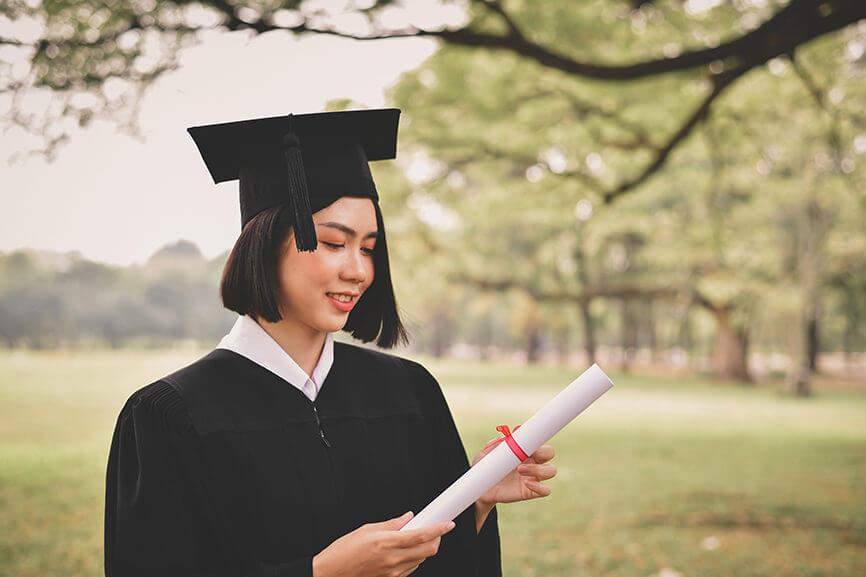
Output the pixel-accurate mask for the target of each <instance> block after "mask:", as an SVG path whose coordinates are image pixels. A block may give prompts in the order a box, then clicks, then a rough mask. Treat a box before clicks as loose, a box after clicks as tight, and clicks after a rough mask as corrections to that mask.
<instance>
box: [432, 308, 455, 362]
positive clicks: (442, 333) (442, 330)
mask: <svg viewBox="0 0 866 577" xmlns="http://www.w3.org/2000/svg"><path fill="white" fill-rule="evenodd" d="M449 325H450V323H449V322H448V318H447V317H446V316H445V314H443V313H438V314H436V315H434V317H433V340H432V342H431V343H430V349H431V350H430V352H431V353H432V354H433V356H434V357H436V358H437V359H438V358H442V357H444V356H445V353H446V352H448V349H449V348H450V347H451V330H450V326H449Z"/></svg>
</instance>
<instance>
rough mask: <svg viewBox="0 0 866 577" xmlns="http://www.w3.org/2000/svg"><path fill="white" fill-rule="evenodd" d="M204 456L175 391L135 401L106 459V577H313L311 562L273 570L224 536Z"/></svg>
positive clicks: (149, 393)
mask: <svg viewBox="0 0 866 577" xmlns="http://www.w3.org/2000/svg"><path fill="white" fill-rule="evenodd" d="M202 455H203V453H202V451H201V448H200V445H199V444H198V435H197V433H196V431H195V429H194V427H193V424H192V421H191V419H190V417H189V413H188V411H187V410H186V407H185V405H184V402H183V399H182V397H181V396H180V394H179V393H178V392H177V391H176V390H175V389H174V387H172V386H171V385H170V384H168V383H166V382H164V381H159V382H156V383H153V384H151V385H148V386H147V387H144V388H142V389H140V390H139V391H137V392H136V393H133V395H132V396H131V397H130V398H129V400H128V401H127V402H126V404H125V405H124V407H123V409H121V412H120V415H119V417H118V419H117V425H116V427H115V430H114V435H113V437H112V440H111V449H110V451H109V456H108V467H107V473H106V491H105V575H106V577H144V576H153V575H160V576H161V577H174V576H181V575H183V576H184V577H205V576H208V577H210V576H215V577H266V576H267V577H311V576H312V557H304V558H300V559H296V560H292V561H291V562H289V563H281V564H278V565H275V564H264V563H256V562H254V561H250V560H248V559H246V560H245V559H244V558H243V557H242V556H241V555H239V554H238V553H237V551H236V548H235V546H234V545H233V544H232V543H231V542H230V539H229V538H227V536H226V534H225V533H224V532H222V531H220V530H219V528H218V527H219V524H218V515H217V511H216V510H215V508H214V507H213V506H212V502H211V501H210V499H209V496H208V494H207V491H206V490H205V485H204V483H203V481H204V477H205V475H206V473H205V468H204V462H203V458H202Z"/></svg>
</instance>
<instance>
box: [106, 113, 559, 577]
mask: <svg viewBox="0 0 866 577" xmlns="http://www.w3.org/2000/svg"><path fill="white" fill-rule="evenodd" d="M398 119H399V110H395V109H384V110H365V111H348V112H333V113H319V114H305V115H289V116H286V117H278V118H265V119H257V120H252V121H243V122H234V123H227V124H219V125H210V126H203V127H196V128H191V129H190V133H191V135H192V137H193V139H194V141H195V143H196V144H197V146H198V148H199V150H200V152H201V154H202V156H203V158H204V161H205V163H206V165H207V167H208V169H209V171H210V173H211V175H212V176H213V178H214V180H215V181H216V182H222V181H226V180H234V179H238V180H239V181H240V197H241V220H242V232H241V235H240V237H239V238H238V240H237V242H236V244H235V246H234V248H233V250H232V252H231V254H230V256H229V258H228V261H227V263H226V268H225V271H224V274H223V279H222V286H221V292H222V298H223V303H224V304H225V306H226V307H227V308H229V309H231V310H234V311H236V312H238V313H239V315H240V316H239V317H238V320H237V322H236V323H235V325H234V327H233V328H232V329H231V332H230V333H229V334H228V335H226V336H225V338H223V339H222V341H221V342H220V343H219V345H218V346H217V348H216V349H215V350H213V351H212V352H210V353H209V354H207V355H206V356H204V357H203V358H201V359H199V360H197V361H195V362H194V363H192V364H191V365H189V366H187V367H184V368H182V369H180V370H178V371H177V372H175V373H173V374H170V375H168V376H165V377H163V378H162V379H159V380H158V381H156V382H154V383H151V384H149V385H147V386H145V387H143V388H141V389H139V390H138V391H136V392H135V393H133V394H132V395H131V396H130V397H129V399H128V400H127V402H126V404H125V405H124V406H123V408H122V409H121V411H120V415H119V417H118V420H117V425H116V427H115V431H114V435H113V438H112V442H111V450H110V454H109V458H108V467H107V477H106V509H105V571H106V575H107V577H132V576H154V577H170V576H175V575H177V576H181V575H183V576H189V577H202V576H211V575H213V576H225V577H253V576H274V577H311V576H314V577H336V576H342V577H353V576H354V577H374V576H375V577H379V576H389V577H395V576H400V577H402V576H405V575H409V574H413V575H416V576H431V577H432V576H443V577H444V576H448V577H462V576H478V577H494V576H499V575H501V563H500V542H499V531H498V525H497V511H496V504H497V503H507V502H515V501H523V500H527V499H533V498H538V497H543V496H546V495H548V494H550V488H549V487H548V486H547V485H545V484H543V483H541V481H543V480H546V479H549V478H551V477H552V476H553V475H554V474H555V472H556V471H555V466H553V465H552V464H550V463H548V462H547V461H549V460H550V459H551V458H552V457H553V449H552V448H551V447H550V446H549V445H545V446H543V447H542V448H540V449H539V450H538V451H537V452H536V453H535V454H533V455H532V456H531V458H530V459H529V460H528V461H527V462H526V463H525V464H524V465H521V468H520V469H519V470H518V471H516V472H514V473H512V474H511V475H509V476H508V477H506V478H505V479H504V480H503V481H501V482H500V483H499V484H498V485H496V486H495V487H493V488H492V489H491V490H490V491H488V493H486V494H485V495H484V496H483V497H482V498H481V499H479V501H478V502H477V503H476V504H475V506H474V507H470V508H468V509H467V510H466V511H464V512H463V513H462V514H461V515H459V516H458V517H457V518H456V519H455V520H454V522H451V523H442V524H439V525H436V526H434V527H429V528H425V529H417V530H407V531H402V532H401V531H399V529H400V528H401V527H402V526H403V525H405V523H407V522H408V521H409V520H410V519H411V515H412V513H411V512H418V511H420V510H421V509H422V508H423V507H424V506H425V505H427V504H428V503H429V502H430V501H431V500H433V498H434V497H436V496H437V495H438V494H439V493H440V492H441V491H442V490H444V489H445V488H446V487H447V486H448V485H450V484H451V483H452V482H453V481H454V480H455V479H457V478H458V477H459V476H460V475H462V474H463V473H464V472H465V471H466V470H467V469H468V468H469V466H470V463H469V461H468V459H467V456H466V452H465V449H464V447H463V444H462V442H461V440H460V436H459V434H458V431H457V428H456V427H455V424H454V419H453V418H452V416H451V412H450V410H449V408H448V405H447V404H446V401H445V398H444V396H443V395H442V391H441V389H440V387H439V385H438V383H437V382H436V380H435V379H434V378H433V376H432V375H431V374H430V373H429V372H428V371H427V370H426V369H425V368H424V367H423V366H421V365H420V364H418V363H416V362H413V361H410V360H407V359H403V358H400V357H397V356H394V355H390V354H386V353H384V352H381V351H378V350H374V349H371V348H366V347H360V346H355V345H350V344H344V343H340V342H335V341H334V338H333V333H334V332H336V331H339V330H345V331H347V332H348V333H350V334H352V335H353V336H354V337H355V338H356V339H358V340H360V341H363V342H371V341H375V343H376V344H377V345H378V346H379V347H381V348H390V347H393V346H394V345H395V344H397V343H399V342H405V341H406V333H405V331H404V329H403V326H402V324H401V322H400V319H399V316H398V314H397V307H396V303H395V299H394V292H393V288H392V284H391V279H390V271H389V267H388V254H387V246H386V244H385V229H384V225H383V221H382V214H381V211H380V209H379V206H378V194H377V192H376V188H375V184H374V183H373V179H372V176H371V174H370V171H369V166H368V162H369V161H373V160H381V159H388V158H393V157H394V156H395V153H396V138H397V123H398ZM495 443H496V441H492V442H491V443H488V446H487V447H485V448H484V449H483V450H482V451H481V453H480V454H479V455H478V456H477V457H476V458H475V460H477V459H478V458H480V457H481V456H483V455H484V454H486V453H487V452H489V450H492V448H493V446H494V445H495Z"/></svg>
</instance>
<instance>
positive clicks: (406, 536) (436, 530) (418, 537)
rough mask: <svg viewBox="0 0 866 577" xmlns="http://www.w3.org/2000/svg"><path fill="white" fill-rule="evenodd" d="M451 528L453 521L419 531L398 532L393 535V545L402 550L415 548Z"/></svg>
mask: <svg viewBox="0 0 866 577" xmlns="http://www.w3.org/2000/svg"><path fill="white" fill-rule="evenodd" d="M453 528H454V521H448V522H447V523H437V524H436V525H432V526H430V527H423V528H421V529H409V530H407V531H400V532H399V533H395V534H394V544H395V546H397V547H403V548H406V547H415V546H418V545H422V544H424V543H427V542H429V541H432V540H433V539H437V538H439V537H440V536H442V535H444V534H445V533H447V532H448V531H450V530H451V529H453Z"/></svg>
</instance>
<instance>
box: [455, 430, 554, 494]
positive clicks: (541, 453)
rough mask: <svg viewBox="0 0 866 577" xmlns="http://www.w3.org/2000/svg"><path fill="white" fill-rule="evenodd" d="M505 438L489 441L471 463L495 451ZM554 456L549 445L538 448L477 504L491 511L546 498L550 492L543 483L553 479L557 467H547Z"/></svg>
mask: <svg viewBox="0 0 866 577" xmlns="http://www.w3.org/2000/svg"><path fill="white" fill-rule="evenodd" d="M503 440H505V437H497V438H496V439H491V440H490V441H489V442H488V443H487V445H485V447H484V448H483V449H482V450H481V452H480V453H478V455H477V456H476V457H475V458H474V459H473V460H472V464H473V465H474V464H475V463H477V462H478V461H479V460H480V459H481V458H482V457H483V456H484V455H486V454H487V453H489V452H490V451H492V450H493V449H495V448H496V446H497V445H498V444H499V443H501V442H502V441H503ZM554 454H555V452H554V450H553V447H552V446H550V445H541V446H540V447H539V448H538V450H537V451H535V452H534V453H532V454H531V455H530V456H529V458H528V459H527V460H525V461H524V462H523V463H521V464H520V465H519V466H518V467H517V469H515V470H514V471H511V473H509V474H508V476H506V477H505V478H504V479H502V480H501V481H499V482H498V483H497V484H496V485H494V486H493V487H491V488H490V489H489V490H488V491H487V492H486V493H484V494H483V495H482V496H481V498H480V499H479V501H480V502H481V503H482V504H484V505H486V506H488V507H493V506H494V505H496V504H497V503H515V502H517V501H526V500H529V499H538V498H539V497H547V496H548V495H550V493H551V491H552V489H551V488H550V487H549V486H547V485H545V484H544V483H542V482H541V481H546V480H547V479H552V478H553V477H554V476H556V465H553V464H551V463H550V460H551V459H553V456H554Z"/></svg>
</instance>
